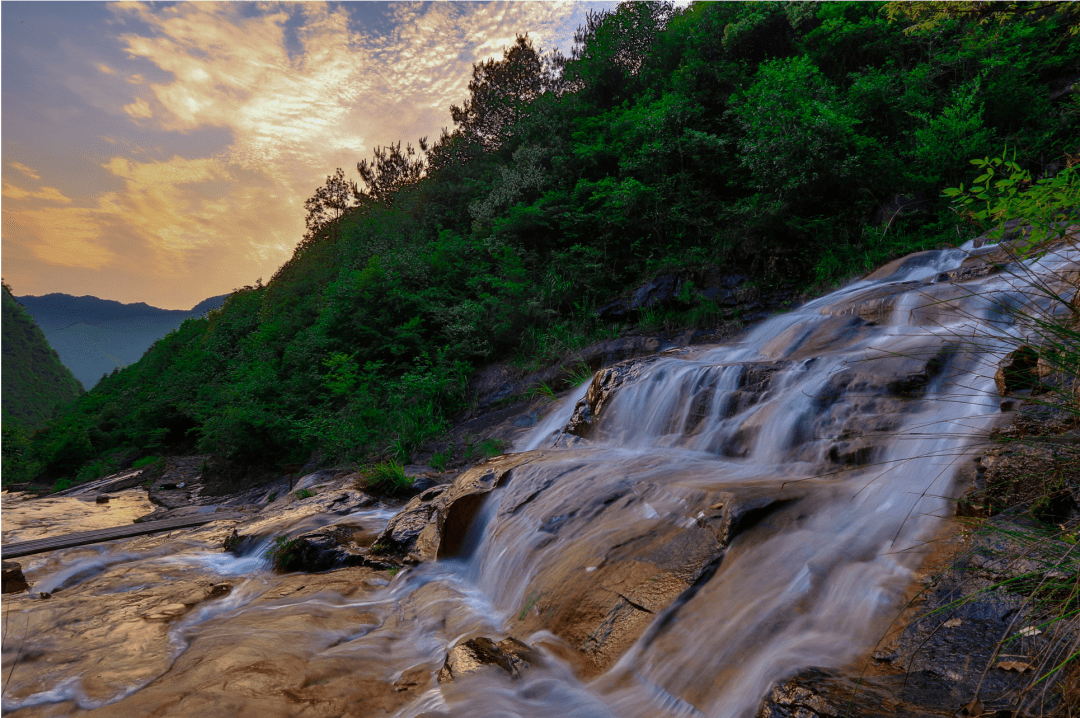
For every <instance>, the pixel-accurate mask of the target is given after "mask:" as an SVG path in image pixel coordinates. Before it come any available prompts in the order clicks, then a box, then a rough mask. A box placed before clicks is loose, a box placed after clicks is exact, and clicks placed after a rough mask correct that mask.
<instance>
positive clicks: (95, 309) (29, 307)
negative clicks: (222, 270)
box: [15, 294, 229, 389]
mask: <svg viewBox="0 0 1080 718" xmlns="http://www.w3.org/2000/svg"><path fill="white" fill-rule="evenodd" d="M228 296H229V295H227V294H222V295H221V296H217V297H210V298H209V299H206V300H203V301H201V302H199V303H198V304H196V305H195V306H194V307H192V308H191V309H189V310H183V309H160V308H158V307H152V306H150V305H149V304H146V303H145V302H136V303H134V304H123V303H121V302H114V301H112V300H110V299H99V298H97V297H91V296H82V297H74V296H72V295H70V294H46V295H44V296H41V297H34V296H25V297H15V299H17V300H18V301H19V303H21V304H22V305H23V306H24V307H26V311H27V312H28V313H29V314H30V316H32V317H33V318H34V321H35V322H37V325H38V326H39V327H41V330H42V331H43V332H44V333H45V337H46V338H47V339H48V340H49V344H51V345H52V347H53V348H54V349H55V350H56V352H57V354H59V355H60V360H61V361H62V362H63V363H64V365H65V366H67V367H68V368H69V369H71V371H72V373H74V374H75V376H76V378H78V379H79V381H81V382H82V383H83V385H84V386H86V387H87V388H88V389H89V388H91V387H93V386H94V385H95V384H97V382H98V380H100V379H101V377H102V375H104V374H108V373H110V372H112V370H113V369H116V368H119V367H122V366H127V365H128V364H132V363H134V362H136V361H138V360H139V359H140V358H141V357H142V355H143V354H144V353H145V352H146V350H147V349H149V348H150V347H151V346H152V345H153V343H154V342H156V341H157V340H158V339H161V338H162V337H163V336H165V335H166V334H168V333H169V332H171V331H173V330H174V329H176V328H177V327H179V326H180V324H181V323H182V322H183V321H184V320H185V319H188V318H189V317H200V316H202V315H203V314H205V313H206V312H208V311H210V310H211V309H216V308H217V307H220V306H221V305H222V303H224V301H225V298H226V297H228Z"/></svg>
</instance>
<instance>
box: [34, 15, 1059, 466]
mask: <svg viewBox="0 0 1080 718" xmlns="http://www.w3.org/2000/svg"><path fill="white" fill-rule="evenodd" d="M1077 22H1078V17H1077V12H1076V11H1075V6H1071V5H1070V4H1068V3H1053V2H1047V3H1020V4H1010V3H914V4H895V5H885V4H880V3H820V4H818V3H779V2H754V3H696V4H693V5H691V6H690V7H687V8H685V9H681V10H675V9H673V8H672V7H670V6H668V5H662V4H655V3H626V4H623V5H621V6H619V8H618V9H617V10H616V11H615V12H612V13H601V14H593V15H590V16H589V17H588V20H587V22H586V24H585V25H584V26H583V27H581V28H579V31H578V33H577V35H576V38H575V45H574V47H573V49H572V51H571V52H570V54H569V56H562V55H559V54H554V53H543V52H541V51H540V50H539V49H538V48H536V47H534V45H533V43H532V42H531V40H530V39H529V38H528V37H527V36H522V37H519V38H518V39H517V41H516V43H515V44H514V45H513V46H512V47H510V48H508V49H507V50H506V52H505V54H504V56H503V58H502V59H501V60H491V61H488V62H485V63H482V64H478V65H476V66H475V67H474V69H473V76H472V80H471V82H470V84H469V97H468V98H466V99H465V100H464V101H463V104H462V105H460V106H454V107H452V108H451V115H452V118H453V127H452V128H448V129H447V130H444V131H443V134H442V135H441V136H440V137H439V138H437V139H434V140H428V139H427V138H402V139H403V140H404V146H402V143H401V142H395V143H393V144H391V145H388V146H386V147H381V148H378V149H376V150H375V152H374V154H373V156H371V157H369V158H357V159H358V166H357V171H358V173H359V177H360V182H359V184H358V185H357V184H354V183H353V182H351V181H350V180H348V179H347V176H348V175H346V173H344V172H343V171H340V170H339V171H337V172H334V173H333V174H330V175H329V176H328V177H327V181H326V184H325V185H323V186H322V187H319V188H318V189H317V191H316V192H315V194H314V195H313V196H312V198H311V199H310V200H308V202H307V204H306V209H307V212H308V217H307V220H308V223H307V226H308V232H307V234H306V236H305V237H304V238H303V240H302V241H301V242H300V243H299V245H298V246H297V248H296V251H295V254H294V255H293V257H292V258H291V259H290V260H289V261H288V262H287V263H286V264H285V265H284V266H282V267H281V269H280V270H279V271H278V272H277V274H276V275H275V276H274V277H273V279H272V280H271V281H270V282H269V283H267V284H266V285H262V284H261V283H260V284H258V285H256V286H249V287H245V288H243V289H241V290H238V291H236V292H235V293H234V294H233V295H232V296H230V297H229V299H228V300H227V302H226V303H225V305H224V306H223V307H222V308H221V309H220V310H216V311H213V312H211V313H210V314H209V316H208V317H207V318H203V319H193V320H188V321H186V322H185V323H184V324H183V325H182V326H181V327H180V328H179V329H178V330H177V331H175V332H173V333H171V334H169V335H168V336H167V337H165V338H164V339H162V340H161V341H159V342H158V343H157V344H156V345H155V346H154V347H153V348H152V349H151V350H150V351H148V352H147V354H146V355H145V356H144V357H143V358H142V360H141V361H139V362H138V363H136V364H134V365H132V366H129V367H127V368H125V369H123V370H122V371H119V372H115V373H114V374H113V375H112V376H109V377H107V378H105V379H104V380H102V381H101V382H100V383H99V384H98V385H97V386H96V387H95V388H94V389H93V391H91V392H89V393H87V394H86V395H84V396H81V397H80V398H79V399H78V400H77V401H76V402H74V403H73V404H72V405H71V406H70V407H69V408H68V409H67V410H66V412H65V413H63V414H62V415H61V416H60V417H59V418H57V419H56V420H55V421H53V422H52V423H51V424H50V425H49V426H48V427H47V428H46V429H45V430H44V431H42V432H39V433H38V434H36V435H35V436H34V437H33V439H32V441H31V442H30V444H29V445H28V446H26V447H25V450H24V452H23V455H24V457H25V459H24V461H23V464H22V468H21V469H20V471H21V473H22V475H24V476H30V475H43V476H45V477H50V478H59V477H67V478H69V479H73V478H75V477H76V476H81V477H83V478H86V477H89V476H92V475H95V474H99V473H101V472H103V471H106V470H108V469H110V468H111V467H112V466H113V465H114V464H115V463H116V462H117V461H118V460H119V458H118V457H121V456H127V457H130V456H131V455H132V454H133V453H142V454H149V453H152V454H157V453H163V452H174V451H191V450H198V451H202V452H209V453H213V454H215V455H218V456H221V457H225V458H228V459H231V460H233V461H235V462H240V463H247V464H252V465H267V464H275V463H285V462H294V461H303V460H305V459H307V458H308V457H309V456H310V455H311V454H312V452H317V454H316V455H317V456H321V457H323V459H324V460H326V461H338V460H363V459H365V458H371V457H375V456H390V457H393V458H396V459H398V460H401V461H407V460H408V459H409V458H410V457H411V456H412V454H413V453H415V452H416V450H417V448H418V447H420V446H421V445H422V444H423V443H424V442H425V441H427V440H429V439H431V438H432V437H436V436H438V435H439V434H440V432H442V431H444V430H445V428H446V426H447V421H448V418H449V417H450V416H451V415H452V414H453V413H454V412H455V411H458V410H460V409H462V408H464V407H466V406H468V403H469V401H470V397H469V395H468V391H467V390H466V386H467V380H468V378H469V376H470V374H471V373H472V372H473V371H474V370H475V369H476V368H477V367H480V366H482V365H484V364H485V363H490V362H492V361H495V360H506V359H509V360H512V361H514V362H516V363H517V364H518V365H519V366H521V367H522V368H523V369H528V368H536V367H540V366H542V365H543V364H544V363H545V362H553V361H557V360H558V358H559V357H560V356H562V355H563V354H564V353H565V352H567V351H568V350H570V349H573V348H575V347H578V346H581V345H582V344H584V343H586V342H589V341H593V340H595V339H597V338H599V337H603V336H613V335H615V334H617V333H618V332H619V331H621V330H622V329H625V327H620V326H611V325H606V324H604V323H602V322H600V321H599V320H598V319H597V318H596V313H595V309H596V307H597V306H598V305H599V304H600V303H602V302H603V301H604V300H606V299H610V298H611V297H613V296H615V295H617V294H619V293H620V292H622V291H624V290H626V289H628V288H632V287H633V286H635V283H637V282H640V281H641V280H643V279H645V278H648V277H649V276H651V275H654V274H656V273H658V272H661V271H671V270H678V269H687V270H689V269H694V268H701V267H710V266H721V267H725V268H732V269H735V268H737V269H738V271H740V272H742V273H744V274H746V275H748V276H751V277H753V278H754V281H756V282H759V283H760V284H762V285H768V284H769V283H775V282H779V281H785V282H795V283H798V284H799V285H801V286H804V287H808V286H812V285H827V284H829V283H833V282H835V281H838V280H841V279H843V278H845V277H847V276H851V275H852V274H853V273H857V272H859V271H862V270H864V269H868V268H869V267H871V266H873V265H874V264H876V263H879V262H881V261H884V260H887V259H889V258H890V257H892V256H896V255H899V254H901V253H904V252H908V251H912V250H915V249H920V248H926V247H932V246H937V245H941V244H949V243H952V244H955V243H959V242H962V241H964V240H966V239H967V238H970V237H971V236H973V233H974V232H976V231H978V228H977V227H973V226H970V225H968V224H965V223H964V222H963V221H962V220H961V218H960V216H959V215H958V214H957V213H956V212H954V211H953V209H952V208H951V207H950V206H949V204H948V203H947V201H945V200H944V199H942V195H941V191H942V189H943V188H945V187H948V186H954V185H957V184H959V183H961V182H965V181H968V180H969V178H970V177H971V176H972V168H971V165H970V164H969V160H970V159H971V158H973V157H982V156H984V155H987V154H994V153H996V154H998V155H1000V154H1001V153H1002V151H1007V152H1008V153H1009V154H1010V156H1012V155H1013V154H1015V158H1016V160H1017V162H1019V163H1021V165H1023V166H1024V167H1025V168H1026V169H1029V170H1030V171H1031V172H1032V174H1033V175H1034V176H1036V177H1039V176H1046V175H1047V174H1053V173H1054V172H1056V171H1057V170H1059V169H1060V168H1061V167H1063V166H1065V165H1066V164H1067V163H1068V162H1069V161H1070V159H1069V155H1068V153H1072V154H1073V155H1075V154H1076V153H1077V151H1078V148H1077V144H1076V138H1077V137H1080V121H1078V120H1080V101H1078V97H1080V95H1078V94H1077V85H1076V83H1077V81H1078V79H1080V78H1078V76H1077V69H1076V68H1077V67H1080V43H1078V42H1076V37H1075V29H1076V25H1077ZM330 169H331V168H328V172H329V171H330ZM684 294H685V296H682V297H681V300H682V304H681V306H680V307H677V308H676V309H674V310H668V315H667V316H666V317H665V321H666V322H667V323H668V325H669V326H678V325H680V324H683V325H689V324H693V323H698V324H702V323H707V322H708V321H710V318H712V317H715V316H717V312H716V311H715V307H711V306H710V304H709V302H708V301H707V300H705V299H704V298H702V297H701V296H698V295H696V294H694V293H693V292H692V291H690V292H685V293H684ZM651 319H652V320H655V317H652V318H651Z"/></svg>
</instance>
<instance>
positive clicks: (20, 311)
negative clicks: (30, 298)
mask: <svg viewBox="0 0 1080 718" xmlns="http://www.w3.org/2000/svg"><path fill="white" fill-rule="evenodd" d="M3 295H4V296H3V363H4V367H3V387H2V389H3V391H2V404H3V420H4V422H9V421H13V420H14V421H15V422H17V423H18V424H21V425H22V426H24V427H26V428H27V429H31V430H33V429H40V428H41V427H42V426H44V425H45V422H46V421H47V420H48V419H49V417H51V416H52V413H53V409H54V408H56V406H58V405H60V404H64V403H66V402H68V401H71V400H72V399H74V398H75V397H77V396H78V395H79V394H81V393H82V392H83V387H82V385H81V384H80V383H79V382H78V380H76V379H75V377H74V376H72V373H71V371H70V370H69V369H68V368H67V367H66V366H64V365H63V364H62V363H61V362H60V357H59V356H57V353H56V351H54V350H53V348H52V347H51V346H49V342H48V341H47V340H46V337H45V334H44V333H43V332H42V331H41V329H40V328H39V327H38V326H37V325H36V324H35V323H34V320H33V318H32V317H31V316H30V315H29V314H28V313H27V311H26V309H25V308H23V307H21V306H19V304H18V303H17V302H16V300H15V297H13V296H12V295H11V292H9V291H8V289H7V287H6V286H5V287H4V289H3Z"/></svg>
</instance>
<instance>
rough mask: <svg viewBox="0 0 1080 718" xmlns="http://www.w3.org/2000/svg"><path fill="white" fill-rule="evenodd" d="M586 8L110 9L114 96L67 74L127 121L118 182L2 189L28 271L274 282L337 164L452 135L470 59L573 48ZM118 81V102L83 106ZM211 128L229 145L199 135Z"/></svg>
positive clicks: (146, 285) (113, 169) (191, 285)
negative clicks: (527, 47) (555, 42)
mask: <svg viewBox="0 0 1080 718" xmlns="http://www.w3.org/2000/svg"><path fill="white" fill-rule="evenodd" d="M369 7H370V6H369ZM574 7H578V6H575V5H573V4H572V3H565V2H562V3H549V2H545V3H426V4H421V3H415V4H414V3H392V4H389V5H388V6H386V12H387V13H388V20H389V25H387V23H385V22H382V23H380V24H379V27H380V28H381V30H380V32H381V34H378V33H375V32H373V31H371V30H370V29H368V28H367V27H365V26H364V25H363V24H362V23H361V22H360V21H358V19H357V17H358V16H363V15H365V12H359V11H358V6H349V5H333V6H329V5H325V4H321V3H297V4H282V5H274V4H269V5H251V4H233V3H181V4H176V5H164V6H163V5H158V4H153V5H152V4H146V3H117V4H112V5H109V6H107V8H108V12H110V13H111V14H112V17H113V18H114V20H115V21H116V25H115V26H116V27H118V28H120V30H119V32H120V34H119V35H118V36H114V37H113V38H111V40H112V41H113V42H115V43H116V50H118V51H120V52H121V53H122V56H121V55H116V53H115V52H114V53H113V54H109V53H102V54H99V55H97V57H102V58H108V60H109V64H108V65H106V64H105V63H104V62H98V61H96V60H91V59H90V57H93V55H88V56H87V63H86V65H85V66H86V67H90V68H94V67H96V69H97V71H98V73H97V74H96V75H95V77H96V78H97V80H94V81H92V82H98V83H103V84H101V85H100V86H95V85H93V84H91V85H89V86H84V85H85V84H86V81H84V80H82V79H79V80H78V81H76V80H75V79H72V78H73V77H74V75H72V76H71V77H68V78H65V82H66V83H67V85H69V86H72V87H76V88H81V89H80V97H83V98H84V101H85V102H86V103H88V104H91V105H92V106H93V107H95V108H97V110H98V111H102V112H107V113H109V114H110V116H111V117H118V118H120V119H119V120H117V123H118V124H117V125H116V127H115V129H114V128H112V127H110V129H109V130H108V133H107V134H108V136H107V137H105V138H103V143H102V148H101V149H100V150H99V151H100V152H102V153H104V154H103V155H102V156H101V157H100V159H96V160H95V162H94V163H93V164H94V167H98V168H101V170H103V171H104V172H105V173H107V175H106V176H107V177H108V178H109V179H110V180H112V184H110V185H109V189H108V191H104V190H97V191H96V192H78V191H69V194H71V195H72V196H74V197H76V198H82V199H80V200H79V201H78V202H72V201H71V200H70V199H68V198H67V197H65V196H64V195H63V194H62V193H61V192H59V191H58V190H56V189H53V188H48V187H43V188H40V189H39V190H36V191H33V192H31V191H29V190H25V189H22V188H20V187H18V186H16V185H15V184H12V183H9V182H7V181H5V182H4V189H3V195H4V197H5V198H6V199H13V200H16V201H15V202H12V203H10V205H9V204H7V203H6V204H5V207H4V221H5V228H6V227H8V226H15V225H18V226H19V227H21V228H22V229H20V230H19V232H18V233H16V237H17V239H16V241H17V242H19V243H20V244H22V246H21V248H20V251H21V254H19V255H18V256H19V257H21V258H23V259H20V260H19V261H25V262H27V263H29V262H31V261H33V262H37V264H35V265H33V266H35V267H36V269H35V270H34V271H36V272H39V273H41V274H48V273H49V272H50V270H49V268H50V267H71V268H75V267H80V266H81V267H85V268H88V269H94V270H98V271H99V274H98V275H95V276H96V278H95V279H94V280H93V281H95V282H107V281H109V280H108V279H107V277H108V276H124V277H126V278H127V279H125V282H124V289H125V291H130V293H129V294H128V295H127V298H126V299H125V301H138V300H140V299H142V300H145V301H151V302H154V301H157V302H158V303H159V305H168V304H169V303H171V304H172V306H191V305H192V304H194V303H195V302H196V301H198V300H200V299H202V298H205V297H206V296H209V295H211V294H217V293H220V292H221V291H224V290H225V289H228V288H231V287H236V286H241V285H243V284H247V283H249V282H251V281H252V280H253V279H254V278H255V277H256V276H259V275H262V276H264V277H269V276H271V275H272V274H273V273H274V271H275V270H276V269H277V267H278V266H280V265H281V263H282V262H284V261H285V260H286V259H287V258H288V257H289V255H290V254H291V252H292V249H293V247H294V246H295V245H296V242H297V241H298V240H299V239H300V237H301V236H302V234H303V231H304V209H303V203H304V200H305V199H306V198H307V197H309V196H311V194H312V193H313V191H314V190H315V188H316V187H318V186H319V185H321V184H322V183H323V182H324V180H325V177H326V176H327V175H328V174H330V173H332V172H333V171H334V168H335V167H343V168H346V169H347V171H348V172H349V173H350V174H351V172H352V168H353V167H355V164H356V162H357V161H358V160H360V159H362V158H364V157H367V156H369V155H370V153H371V150H372V148H373V147H374V146H376V145H386V144H389V143H391V142H396V141H398V140H404V141H412V142H415V140H416V138H417V137H419V136H421V135H426V136H428V137H430V138H434V137H437V136H438V132H439V129H440V127H442V126H444V125H449V124H450V117H449V110H448V108H449V106H450V105H451V104H460V103H461V101H462V100H463V99H465V97H466V96H467V85H468V82H469V79H470V76H471V70H472V63H474V62H480V61H483V60H485V59H487V58H489V57H495V58H499V57H501V55H502V50H503V48H504V47H507V46H509V45H511V44H512V43H513V42H514V37H515V35H516V34H517V33H525V32H528V33H529V34H530V37H531V38H532V39H533V40H534V42H537V43H538V42H539V41H540V40H541V39H547V38H560V37H561V38H568V37H569V36H570V35H572V32H573V27H569V28H568V27H567V25H566V23H567V19H566V18H567V16H568V15H570V14H572V12H571V11H572V10H573V9H574ZM365 11H366V12H367V14H368V15H370V14H372V13H374V12H375V11H371V10H369V9H367V8H365ZM577 13H578V17H580V7H578V10H577ZM354 15H356V16H357V17H354ZM388 26H389V28H390V29H389V31H386V30H385V28H386V27H388ZM564 49H568V48H564ZM125 57H126V59H124V58H125ZM106 87H107V88H108V93H111V94H109V100H108V102H105V101H98V100H95V101H94V103H91V100H89V99H86V97H89V96H95V95H101V94H102V91H103V88H106ZM56 111H57V112H58V111H59V110H56ZM65 117H66V116H65ZM73 118H74V116H72V118H67V119H65V118H64V117H62V118H60V120H62V121H64V122H73V121H77V120H76V119H73ZM58 121H59V120H58ZM136 127H137V128H138V129H137V130H136V129H135V128H136ZM215 133H216V134H215ZM210 136H213V137H218V136H220V137H221V138H224V139H223V140H220V141H218V144H216V145H213V146H210V145H208V144H207V143H206V142H205V141H204V140H203V139H199V138H201V137H210ZM124 148H128V149H127V150H125V149H124ZM142 148H152V149H142ZM158 148H160V149H158ZM167 158H168V159H167ZM9 166H10V167H12V168H13V169H15V170H18V171H19V172H21V173H22V174H23V175H25V176H26V177H29V178H31V179H40V178H39V177H38V176H37V174H36V173H34V171H33V170H31V169H30V168H29V167H26V166H25V165H20V164H18V163H9ZM31 173H33V174H31ZM61 186H63V187H65V189H66V188H67V186H66V185H61ZM41 202H50V203H52V204H51V205H50V207H48V208H45V207H42V206H40V203H41ZM58 203H63V204H64V205H65V206H60V207H58V206H55V205H56V204H58ZM73 205H81V206H73ZM7 239H8V237H5V240H7ZM5 244H6V241H5ZM13 256H14V255H13ZM27 266H30V265H29V264H27ZM71 271H72V272H74V271H75V270H74V269H72V270H71ZM58 276H59V275H58ZM63 276H65V277H66V276H69V275H63ZM71 276H74V275H71ZM113 284H116V282H115V280H113ZM98 286H101V285H100V284H99V285H98ZM82 291H97V292H98V293H103V295H104V296H111V297H115V296H117V291H116V290H110V291H105V292H102V291H101V290H100V289H98V290H92V289H90V288H87V289H82ZM164 296H168V297H170V299H168V300H165V299H162V298H161V297H164ZM185 297H186V298H185Z"/></svg>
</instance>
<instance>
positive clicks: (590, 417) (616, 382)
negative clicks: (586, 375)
mask: <svg viewBox="0 0 1080 718" xmlns="http://www.w3.org/2000/svg"><path fill="white" fill-rule="evenodd" d="M653 361H655V357H653V358H648V359H642V360H630V361H624V362H620V363H619V364H616V365H615V366H611V367H608V368H606V369H604V370H602V371H599V372H597V373H596V374H595V375H594V376H593V378H592V382H591V383H590V384H589V390H588V391H587V392H586V393H585V396H584V397H582V399H581V400H580V401H578V403H577V405H576V406H575V407H574V413H573V415H572V416H571V417H570V421H568V422H567V424H566V427H565V429H564V432H565V433H567V434H573V435H575V436H580V437H581V438H583V439H584V438H588V435H589V431H590V429H591V428H592V427H593V425H594V424H595V422H596V419H597V417H599V415H600V411H601V410H602V409H603V408H604V405H605V404H607V403H608V402H609V401H610V400H611V398H612V397H613V396H614V395H615V392H616V391H617V390H618V388H619V387H620V386H622V385H623V384H625V383H626V382H627V381H630V380H633V379H637V378H639V377H640V376H641V375H642V374H644V372H645V370H646V369H647V368H648V366H649V365H650V364H652V362H653Z"/></svg>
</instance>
